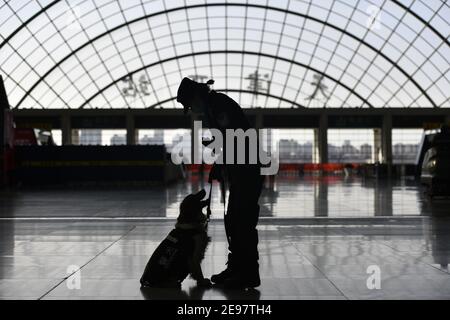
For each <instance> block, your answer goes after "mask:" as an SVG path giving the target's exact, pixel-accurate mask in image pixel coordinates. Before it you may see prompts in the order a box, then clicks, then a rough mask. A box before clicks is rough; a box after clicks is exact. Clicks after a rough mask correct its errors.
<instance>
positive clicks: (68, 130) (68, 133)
mask: <svg viewBox="0 0 450 320" xmlns="http://www.w3.org/2000/svg"><path fill="white" fill-rule="evenodd" d="M61 135H62V145H63V146H65V145H71V144H72V125H71V121H70V115H68V114H63V115H62V116H61Z"/></svg>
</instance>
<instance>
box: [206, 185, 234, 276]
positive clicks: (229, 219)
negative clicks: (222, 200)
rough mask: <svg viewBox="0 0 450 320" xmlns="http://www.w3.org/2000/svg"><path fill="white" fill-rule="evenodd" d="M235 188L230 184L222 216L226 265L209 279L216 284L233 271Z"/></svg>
mask: <svg viewBox="0 0 450 320" xmlns="http://www.w3.org/2000/svg"><path fill="white" fill-rule="evenodd" d="M236 196H237V195H236V188H235V187H234V186H233V185H230V194H229V196H228V207H227V213H226V215H225V217H224V224H225V235H226V237H227V242H228V261H227V263H226V264H227V267H226V269H225V270H223V271H222V272H220V273H218V274H215V275H213V276H212V277H211V281H212V282H214V283H216V284H222V283H223V282H224V281H225V279H227V278H229V277H230V276H231V274H232V272H233V241H232V238H233V237H232V234H233V224H232V223H233V221H234V219H233V214H234V213H235V212H236V208H235V207H236V200H238V199H237V197H236Z"/></svg>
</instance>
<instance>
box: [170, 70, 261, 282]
mask: <svg viewBox="0 0 450 320" xmlns="http://www.w3.org/2000/svg"><path fill="white" fill-rule="evenodd" d="M212 83H214V82H213V81H212V80H210V81H208V82H207V83H206V84H204V83H198V82H195V81H192V80H190V79H189V78H184V79H183V80H182V82H181V84H180V86H179V88H178V95H177V101H178V102H180V103H181V104H183V107H184V111H185V113H187V112H188V111H189V110H192V111H193V112H194V113H196V114H200V115H201V116H202V120H203V125H204V126H205V127H209V128H215V129H218V130H220V131H221V132H222V136H223V151H222V152H223V159H224V160H225V159H226V148H225V146H226V145H227V143H226V135H225V130H226V129H243V130H244V131H246V130H247V129H249V128H251V126H250V123H249V121H248V119H247V118H246V116H245V115H244V112H243V111H242V109H241V107H240V106H239V104H237V103H236V102H235V101H234V100H233V99H231V98H230V97H228V96H227V95H225V94H222V93H218V92H216V91H214V90H210V88H209V86H208V84H212ZM245 149H246V150H245V151H246V162H245V164H236V163H237V162H236V158H237V155H236V152H234V156H235V161H234V164H227V163H226V164H224V165H219V164H216V163H215V164H214V165H213V168H212V169H211V173H210V181H211V180H212V179H215V180H219V181H222V179H223V178H224V175H225V176H226V178H227V181H228V184H229V191H230V192H229V198H228V207H227V213H226V215H225V232H226V235H227V240H228V250H229V254H228V262H227V267H226V269H225V270H224V271H222V272H221V273H219V274H215V275H213V276H212V277H211V281H212V282H214V283H216V284H223V285H224V286H225V287H227V288H254V287H257V286H259V285H260V277H259V264H258V260H259V256H258V232H257V230H256V225H257V223H258V217H259V205H258V200H259V196H260V194H261V189H262V184H263V177H262V176H261V174H260V165H259V164H250V163H249V161H248V158H249V156H248V155H249V152H248V151H249V143H248V141H246V148H245ZM235 150H236V147H235ZM222 172H223V173H224V175H222Z"/></svg>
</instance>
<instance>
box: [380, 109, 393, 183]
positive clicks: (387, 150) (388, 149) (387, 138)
mask: <svg viewBox="0 0 450 320" xmlns="http://www.w3.org/2000/svg"><path fill="white" fill-rule="evenodd" d="M381 158H382V163H384V164H387V174H388V177H390V176H391V171H392V115H390V114H385V115H384V116H383V125H382V128H381Z"/></svg>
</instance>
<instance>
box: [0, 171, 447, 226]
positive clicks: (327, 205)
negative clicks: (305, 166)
mask: <svg viewBox="0 0 450 320" xmlns="http://www.w3.org/2000/svg"><path fill="white" fill-rule="evenodd" d="M200 188H209V185H208V184H205V183H204V182H202V181H200V179H198V178H197V177H191V178H190V179H188V180H187V181H183V182H179V183H177V184H173V185H170V186H168V187H167V188H162V187H158V186H155V187H152V188H145V189H144V188H141V189H139V188H128V189H127V188H123V187H122V188H120V189H119V188H116V189H110V190H98V189H94V188H90V189H82V188H78V189H72V190H36V189H34V190H26V191H25V190H22V191H16V192H9V193H8V192H0V217H1V218H10V217H54V218H55V217H66V218H70V217H89V218H92V217H96V218H102V217H103V218H109V217H115V218H127V219H132V218H140V219H141V218H146V217H153V218H154V217H161V218H162V217H171V218H175V217H176V216H177V215H178V207H179V204H180V202H181V200H182V199H183V198H184V197H185V196H186V195H187V194H188V193H190V192H192V191H197V190H199V189H200ZM260 205H261V217H280V218H285V217H290V218H305V217H374V216H421V215H422V216H429V215H430V214H431V209H430V207H429V206H428V204H427V203H426V201H424V199H423V196H422V191H421V189H420V186H419V185H418V184H417V183H416V182H415V181H413V180H411V179H409V180H408V179H406V180H396V181H393V182H386V181H384V182H380V181H376V180H373V179H368V180H364V179H361V178H344V177H343V176H331V177H314V176H304V177H298V176H284V177H283V176H281V177H278V178H277V179H276V180H275V181H273V182H272V183H271V182H270V181H266V185H265V188H264V191H263V193H262V196H261V199H260ZM446 208H447V206H445V205H444V206H443V207H442V209H443V210H444V211H445V209H446ZM437 209H438V208H434V210H437ZM222 217H223V202H222V203H221V196H220V189H219V185H217V184H214V187H213V218H222Z"/></svg>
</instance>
